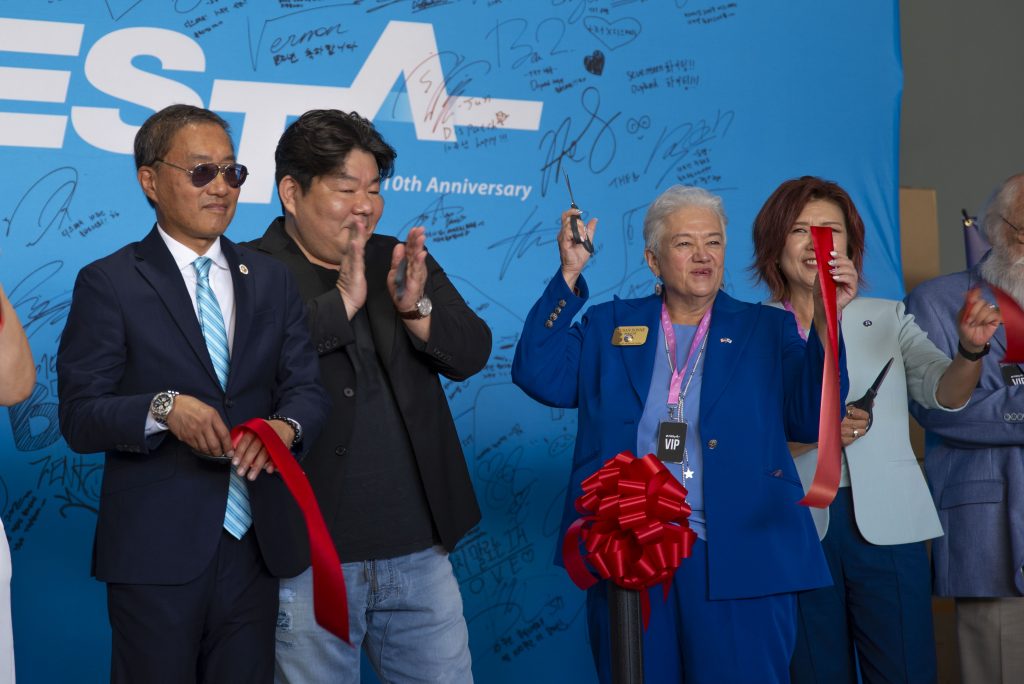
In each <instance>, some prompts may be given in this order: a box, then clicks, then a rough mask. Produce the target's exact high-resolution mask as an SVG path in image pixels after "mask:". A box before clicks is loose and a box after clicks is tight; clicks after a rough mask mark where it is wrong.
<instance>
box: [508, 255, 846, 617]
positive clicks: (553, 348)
mask: <svg viewBox="0 0 1024 684" xmlns="http://www.w3.org/2000/svg"><path fill="white" fill-rule="evenodd" d="M577 288H578V290H579V292H580V295H579V296H575V295H574V294H573V293H572V291H570V290H569V288H568V287H567V286H566V284H565V281H564V279H563V278H562V277H561V275H559V274H557V273H556V275H555V277H554V278H553V279H552V280H551V282H550V283H549V284H548V286H547V289H546V290H545V291H544V293H543V294H542V295H541V297H540V299H539V300H538V302H537V303H536V304H535V305H534V307H533V308H532V309H531V311H530V313H529V315H528V316H527V319H526V323H525V326H524V328H523V334H522V336H521V338H520V340H519V345H518V346H517V348H516V354H515V360H514V361H513V364H512V379H513V381H514V382H515V383H516V384H517V385H518V386H519V387H521V388H522V389H523V390H524V391H525V392H526V393H527V394H529V395H530V396H531V397H533V398H534V399H536V400H537V401H540V402H541V403H543V404H546V405H549V406H556V407H563V408H578V409H579V418H578V432H577V435H576V447H575V452H574V454H573V464H572V470H571V474H570V478H569V486H568V491H567V494H566V501H565V508H564V513H563V517H562V523H561V528H560V529H561V532H562V534H564V533H565V530H566V528H567V527H568V526H569V524H570V523H571V522H572V521H573V520H575V519H576V518H577V517H579V514H578V513H576V511H575V510H574V507H573V502H574V501H575V499H576V497H577V496H579V494H580V492H581V489H580V483H581V482H582V481H583V480H584V479H585V478H586V477H587V476H589V475H590V474H592V473H593V472H595V471H596V470H597V469H598V468H600V467H601V465H602V464H603V463H604V462H605V461H606V460H607V459H609V458H611V457H613V456H615V454H617V453H619V452H620V451H625V450H629V451H632V450H633V449H635V448H636V440H637V425H638V423H639V421H640V417H641V415H642V414H643V409H644V402H645V401H646V399H647V394H648V390H649V388H650V380H651V373H652V370H653V367H654V359H655V354H658V353H664V350H663V349H659V348H658V334H657V332H658V326H659V325H660V312H661V298H660V297H657V296H650V297H644V298H641V299H618V298H616V299H615V300H613V301H612V302H607V303H603V304H598V305H595V306H593V307H591V308H590V309H588V311H587V312H586V314H585V315H584V316H583V318H582V320H581V322H580V323H577V324H572V320H573V317H574V316H575V315H576V314H577V313H578V312H579V311H580V310H581V309H582V308H583V305H584V303H585V302H586V299H587V297H588V294H589V292H588V289H587V284H586V282H585V280H584V279H583V278H582V277H581V278H580V279H579V282H578V283H577ZM548 323H550V327H549V326H548ZM618 326H645V327H646V328H647V330H648V335H647V340H646V342H645V343H644V344H641V345H637V346H616V345H613V344H612V335H613V332H614V331H615V328H616V327H618ZM840 351H841V352H842V346H841V348H840ZM841 361H842V363H841V368H842V396H843V397H844V398H845V396H846V387H847V378H846V370H845V360H844V359H842V358H841ZM822 364H823V351H822V348H821V345H820V343H819V342H818V340H817V336H816V335H812V341H811V343H809V344H806V345H805V344H804V342H803V341H802V340H801V339H800V336H799V334H798V333H797V330H796V325H795V324H794V322H793V317H792V315H791V314H789V313H786V312H784V311H778V310H776V309H773V308H770V307H766V306H761V305H759V304H749V303H746V302H740V301H737V300H735V299H733V298H732V297H730V296H729V295H727V294H726V293H725V292H719V293H718V295H717V297H716V298H715V303H714V305H713V308H712V317H711V327H710V330H709V333H708V344H707V351H706V356H705V361H704V371H703V372H704V375H703V382H702V390H701V397H700V416H701V417H700V434H701V439H702V440H703V443H702V448H703V451H704V501H705V513H706V516H707V535H708V536H707V539H708V576H709V597H710V598H711V599H737V598H749V597H755V596H765V595H769V594H776V593H782V592H791V591H797V590H801V589H810V588H814V587H821V586H827V585H830V584H831V583H832V579H831V577H830V575H829V571H828V567H827V566H826V564H825V559H824V556H823V555H822V551H821V544H820V543H819V542H818V538H817V534H816V533H815V530H814V525H813V523H812V522H811V517H810V514H809V513H808V512H807V509H806V508H805V507H803V506H801V505H799V504H798V503H797V501H798V500H799V499H800V498H801V497H802V496H803V488H802V487H801V485H800V480H799V478H798V476H797V473H796V467H795V466H794V464H793V458H792V456H790V453H789V449H788V448H787V445H786V441H787V439H789V440H803V441H815V440H816V439H817V431H818V412H819V405H820V396H821V369H822ZM836 419H837V420H839V419H840V417H839V416H837V417H836ZM684 562H685V561H684Z"/></svg>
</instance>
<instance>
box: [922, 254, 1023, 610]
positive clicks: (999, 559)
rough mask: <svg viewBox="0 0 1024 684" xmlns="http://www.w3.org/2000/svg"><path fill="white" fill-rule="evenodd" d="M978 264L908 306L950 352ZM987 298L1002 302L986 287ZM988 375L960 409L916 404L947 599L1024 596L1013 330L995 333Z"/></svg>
mask: <svg viewBox="0 0 1024 684" xmlns="http://www.w3.org/2000/svg"><path fill="white" fill-rule="evenodd" d="M979 285H985V281H984V279H983V278H982V277H981V274H980V273H979V272H978V269H977V267H975V268H974V269H972V271H961V272H960V273H953V274H950V275H946V276H942V277H940V278H935V279H933V280H929V281H927V282H924V283H922V284H920V285H918V286H917V287H916V288H915V289H914V291H913V292H911V293H910V295H908V296H907V300H906V304H907V312H908V313H911V314H913V315H914V317H915V319H916V320H917V324H918V325H919V326H921V329H922V330H924V331H925V332H926V333H928V338H929V339H930V340H931V341H932V342H933V343H934V344H935V346H936V347H938V348H939V349H941V350H942V351H943V352H945V353H946V354H947V355H949V356H953V355H954V354H956V353H957V342H958V341H959V335H958V333H957V329H956V320H957V319H956V316H957V312H958V311H959V310H960V307H961V306H963V302H964V293H965V292H967V290H968V289H969V288H970V287H972V286H973V287H977V286H979ZM982 292H983V296H984V297H985V299H987V300H988V301H990V302H994V301H995V299H994V296H993V294H992V292H991V290H990V289H989V288H988V287H984V288H983V290H982ZM991 344H992V351H991V353H990V354H989V355H988V356H986V357H985V358H984V359H982V362H981V363H982V367H981V380H980V381H979V382H978V387H977V388H976V389H975V390H974V393H973V394H972V395H971V401H970V402H969V403H968V404H967V406H966V407H965V408H963V409H962V410H960V411H957V412H955V413H949V412H947V411H941V410H938V409H927V408H924V407H922V406H921V405H920V404H918V403H916V402H911V405H910V412H911V413H912V414H913V416H914V418H916V419H917V421H918V422H919V423H921V426H922V427H924V429H925V430H927V431H928V434H927V437H928V439H927V445H926V449H925V459H924V469H925V474H926V475H927V476H928V484H929V486H930V487H931V490H932V497H933V498H934V500H935V506H936V507H937V508H938V510H939V521H940V522H941V523H942V530H943V532H945V535H944V536H942V537H939V538H938V539H936V540H934V541H933V542H932V567H933V575H934V585H933V591H934V592H935V593H936V594H937V595H939V596H981V597H985V596H989V597H991V596H1021V595H1024V571H1022V569H1021V565H1022V564H1024V385H1014V386H1008V385H1007V382H1006V380H1005V379H1004V378H1003V374H1002V370H1001V364H1000V363H999V362H1000V359H1002V358H1003V355H1004V354H1005V353H1006V331H1005V330H1004V329H1003V328H1002V327H1001V326H1000V328H999V329H998V330H996V334H995V335H993V337H992V340H991Z"/></svg>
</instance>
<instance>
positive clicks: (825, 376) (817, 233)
mask: <svg viewBox="0 0 1024 684" xmlns="http://www.w3.org/2000/svg"><path fill="white" fill-rule="evenodd" d="M811 237H812V239H813V240H814V258H815V259H816V260H817V262H818V284H819V286H820V287H821V299H822V302H823V303H824V305H825V322H826V324H827V328H828V334H827V335H826V339H825V363H824V366H823V368H822V371H821V410H820V412H819V415H818V464H817V466H816V467H815V469H814V480H813V481H812V482H811V486H810V488H809V489H808V490H807V494H806V495H805V496H804V498H802V499H800V502H799V503H800V504H801V505H804V506H814V507H815V508H827V507H828V505H829V504H831V503H832V500H833V499H835V498H836V492H837V491H838V490H839V475H840V467H841V464H840V460H839V454H840V450H841V449H842V441H841V440H840V437H839V424H840V423H841V422H842V421H841V420H840V418H839V416H840V410H839V316H838V312H837V309H838V307H837V306H836V283H835V281H834V280H832V274H830V273H829V269H828V266H829V264H828V262H829V261H831V260H832V250H833V244H832V229H831V228H828V227H823V226H811Z"/></svg>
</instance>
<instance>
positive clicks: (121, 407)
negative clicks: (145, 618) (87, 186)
mask: <svg viewBox="0 0 1024 684" xmlns="http://www.w3.org/2000/svg"><path fill="white" fill-rule="evenodd" d="M221 246H222V248H223V251H224V255H225V257H226V258H227V260H228V263H229V264H230V265H231V275H232V279H233V281H234V290H235V334H234V343H233V345H232V352H231V369H230V373H229V379H228V387H227V391H224V390H222V389H221V387H220V383H219V382H218V380H217V376H216V373H215V372H214V369H213V364H212V363H211V361H210V356H209V353H208V352H207V349H206V342H205V340H204V338H203V333H202V330H201V329H200V327H199V320H198V318H197V317H196V313H195V310H194V309H193V306H192V300H191V298H190V297H189V294H188V290H187V289H186V288H185V283H184V281H183V280H182V277H181V274H180V272H179V270H178V267H177V265H176V264H175V263H174V259H173V257H172V256H171V253H170V252H169V251H168V249H167V246H166V245H165V244H164V242H163V240H162V239H161V238H160V236H159V234H158V233H157V231H156V228H154V229H153V230H152V231H151V232H150V233H149V235H147V236H146V238H145V239H144V240H142V241H141V242H136V243H132V244H130V245H127V246H125V247H123V248H121V249H120V250H118V251H117V252H115V253H113V254H111V255H110V256H107V257H105V258H103V259H100V260H99V261H96V262H94V263H92V264H90V265H88V266H86V267H85V268H83V269H82V271H81V272H80V273H79V274H78V279H77V281H76V283H75V290H74V295H73V298H72V301H71V310H70V312H69V314H68V320H67V325H66V327H65V328H64V333H63V335H62V336H61V340H60V347H59V350H58V355H57V373H58V390H59V395H60V424H61V432H62V433H63V435H64V438H65V439H66V440H67V443H68V445H69V446H70V447H71V448H72V449H74V450H75V451H77V452H82V453H88V452H96V451H104V452H106V460H105V467H104V472H103V483H102V486H101V491H100V505H99V515H98V520H97V524H96V541H95V545H94V548H93V573H94V574H95V575H96V577H97V579H99V580H102V581H105V582H123V583H132V584H183V583H185V582H188V581H189V580H191V579H193V578H195V577H197V576H198V575H199V573H200V572H202V570H203V569H204V568H206V567H207V565H208V564H209V563H210V561H211V559H212V558H213V555H214V552H215V551H216V549H217V545H218V543H219V540H220V536H221V527H222V525H223V521H224V509H225V506H226V504H227V490H228V475H229V470H228V468H227V467H226V466H225V465H224V464H222V463H213V462H210V461H208V460H204V459H202V458H199V457H198V456H196V455H195V454H194V453H193V452H192V450H191V449H190V448H189V447H188V446H187V445H186V444H184V443H183V442H180V441H178V440H177V439H176V438H175V437H174V436H173V435H171V434H170V433H169V432H162V433H159V434H157V435H153V436H151V437H150V438H149V439H148V440H147V439H146V437H145V435H144V430H145V425H146V416H147V415H148V413H149V404H150V401H151V400H152V398H153V395H155V394H156V393H157V392H160V391H162V390H168V389H174V390H177V391H179V392H181V393H182V394H188V395H192V396H194V397H196V398H198V399H200V400H202V401H203V402H205V403H206V404H208V405H210V406H212V407H214V408H215V409H217V410H218V411H219V412H220V415H221V418H222V419H223V420H224V422H225V423H226V424H227V425H228V426H229V427H233V426H235V425H237V424H239V423H242V422H244V421H245V420H248V419H249V418H254V417H258V418H265V417H267V416H269V415H272V414H274V413H279V414H281V415H285V416H288V417H290V418H294V419H295V420H297V421H299V423H300V424H301V425H302V427H303V430H304V433H305V438H304V442H305V444H310V443H311V442H312V441H313V440H315V439H316V436H317V434H318V433H319V432H320V428H321V426H322V425H323V421H324V417H325V415H326V409H327V406H328V404H327V396H326V393H325V392H324V390H323V388H322V387H321V386H320V384H319V380H318V366H317V358H316V354H315V352H314V351H313V346H312V344H311V343H310V340H309V331H308V328H307V326H306V313H305V308H304V306H303V304H302V301H301V299H300V298H299V294H298V291H297V290H296V288H295V285H294V284H293V282H292V279H291V276H290V275H289V274H288V270H287V268H286V267H285V266H284V264H281V263H280V262H278V261H276V260H274V259H271V258H270V257H267V256H265V255H262V254H259V253H257V252H254V251H251V250H247V249H244V248H240V247H238V246H236V245H234V244H233V243H231V242H230V241H229V240H227V239H226V238H223V237H222V238H221ZM242 264H244V265H245V267H246V269H245V270H246V271H247V273H242V271H241V270H240V266H241V265H242ZM248 487H249V498H250V503H251V508H252V515H253V527H254V530H253V531H254V532H255V534H256V536H257V539H258V540H259V546H260V550H261V552H262V554H263V558H264V561H265V562H266V564H267V567H268V569H269V570H270V572H271V573H272V574H274V575H277V576H289V575H295V574H298V573H299V572H301V571H302V570H303V569H304V568H305V565H304V564H303V562H302V559H301V557H300V554H299V553H296V552H295V549H294V546H293V545H294V544H296V543H298V544H305V543H306V540H305V539H301V540H296V539H294V538H292V537H293V535H292V534H291V528H290V525H291V524H292V523H293V522H294V520H295V519H296V518H298V517H300V516H301V514H300V513H299V511H298V507H297V506H296V504H295V503H294V501H293V500H292V498H291V496H290V495H289V494H288V491H287V489H286V488H285V486H284V483H283V481H282V480H281V478H280V476H278V475H276V474H275V475H269V476H268V475H267V473H262V474H261V475H260V476H259V477H258V478H256V480H255V481H254V482H250V483H249V484H248ZM251 533H252V532H250V534H251Z"/></svg>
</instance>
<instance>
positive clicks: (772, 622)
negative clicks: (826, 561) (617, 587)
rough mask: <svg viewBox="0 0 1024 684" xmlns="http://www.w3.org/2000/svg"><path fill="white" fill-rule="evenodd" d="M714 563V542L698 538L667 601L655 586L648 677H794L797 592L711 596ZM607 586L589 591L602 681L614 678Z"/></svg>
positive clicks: (692, 681)
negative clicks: (710, 560) (710, 556)
mask: <svg viewBox="0 0 1024 684" xmlns="http://www.w3.org/2000/svg"><path fill="white" fill-rule="evenodd" d="M707 568H708V566H707V545H706V544H705V543H704V542H703V541H701V540H697V542H696V543H695V544H694V545H693V553H692V555H691V556H690V557H689V558H686V559H684V560H683V562H682V565H680V567H679V570H678V571H677V572H676V575H675V578H674V579H673V582H672V589H671V591H670V592H669V595H668V600H667V601H663V600H662V589H661V587H656V588H654V589H651V590H650V591H649V596H650V600H651V620H650V624H649V626H648V628H647V630H646V631H645V632H644V636H643V639H644V652H643V660H644V681H647V682H652V683H653V682H659V683H660V682H686V684H704V683H705V682H707V683H709V684H711V683H714V684H730V683H732V682H736V683H737V684H740V683H742V684H749V682H755V681H756V682H759V683H762V682H763V683H764V684H770V683H771V682H788V681H789V661H790V657H791V655H792V653H793V644H794V641H795V638H796V622H795V619H796V598H795V596H794V595H793V594H775V595H773V596H762V597H758V598H751V599H734V600H727V601H711V600H709V599H708V570H707ZM754 570H756V569H752V571H754ZM606 585H607V583H606V582H599V583H598V584H597V585H595V586H594V587H593V588H592V589H590V590H589V591H588V592H587V621H588V624H589V627H590V647H591V650H592V651H593V654H594V663H595V665H596V667H597V673H598V678H599V679H600V681H601V682H602V684H607V683H608V682H610V681H611V643H610V639H609V630H608V595H607V588H606Z"/></svg>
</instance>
